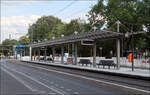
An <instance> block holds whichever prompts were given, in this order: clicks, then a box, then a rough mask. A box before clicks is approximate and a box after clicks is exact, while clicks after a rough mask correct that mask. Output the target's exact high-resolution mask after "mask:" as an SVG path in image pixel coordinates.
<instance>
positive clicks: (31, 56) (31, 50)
mask: <svg viewBox="0 0 150 95" xmlns="http://www.w3.org/2000/svg"><path fill="white" fill-rule="evenodd" d="M30 58H31V59H30V60H31V61H32V47H30Z"/></svg>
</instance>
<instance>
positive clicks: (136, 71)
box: [26, 61, 150, 78]
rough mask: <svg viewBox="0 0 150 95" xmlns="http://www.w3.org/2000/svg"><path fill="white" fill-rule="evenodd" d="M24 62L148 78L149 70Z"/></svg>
mask: <svg viewBox="0 0 150 95" xmlns="http://www.w3.org/2000/svg"><path fill="white" fill-rule="evenodd" d="M26 62H34V63H37V64H38V63H39V64H48V65H53V66H62V67H68V68H79V69H85V70H91V71H103V72H108V73H115V74H125V75H131V76H139V77H146V78H150V70H149V69H137V68H136V69H134V71H132V68H125V67H121V68H120V69H119V70H118V69H114V67H111V68H110V69H108V68H107V66H106V67H105V69H103V68H102V67H100V68H97V67H90V66H87V67H86V66H80V65H72V64H67V65H66V64H61V63H60V62H55V63H52V62H44V61H26Z"/></svg>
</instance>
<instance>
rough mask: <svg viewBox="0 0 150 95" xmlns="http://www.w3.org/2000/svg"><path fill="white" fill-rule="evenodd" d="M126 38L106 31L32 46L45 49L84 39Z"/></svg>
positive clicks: (81, 34) (77, 35)
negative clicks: (45, 47)
mask: <svg viewBox="0 0 150 95" xmlns="http://www.w3.org/2000/svg"><path fill="white" fill-rule="evenodd" d="M122 37H124V34H123V33H118V32H112V31H106V30H97V31H95V32H84V33H80V34H76V35H75V34H73V35H70V36H64V37H61V38H57V39H53V40H48V41H45V42H40V43H34V44H30V45H29V46H31V47H44V46H54V45H61V44H68V43H74V42H78V41H81V40H84V39H90V40H110V39H120V38H122Z"/></svg>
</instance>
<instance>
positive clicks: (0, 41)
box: [0, 31, 1, 44]
mask: <svg viewBox="0 0 150 95" xmlns="http://www.w3.org/2000/svg"><path fill="white" fill-rule="evenodd" d="M0 44H1V31H0Z"/></svg>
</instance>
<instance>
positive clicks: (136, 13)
mask: <svg viewBox="0 0 150 95" xmlns="http://www.w3.org/2000/svg"><path fill="white" fill-rule="evenodd" d="M149 13H150V1H149V0H115V1H114V0H99V1H98V3H97V4H96V5H95V6H93V8H92V9H91V10H90V11H89V15H88V17H89V21H90V23H93V22H99V24H97V23H96V25H95V26H96V27H98V28H101V27H103V26H104V24H106V28H105V29H106V30H111V31H117V27H116V26H117V25H114V24H115V23H116V21H117V20H119V21H120V22H121V23H122V24H121V25H120V32H123V33H126V32H131V29H132V31H134V32H136V31H142V30H143V26H145V27H146V28H147V30H148V31H149V30H150V23H149V22H150V14H149ZM101 18H102V19H101ZM106 22H107V23H106ZM147 34H148V35H144V36H141V35H139V36H136V37H137V38H136V39H135V42H136V46H137V47H138V46H140V43H143V44H142V45H144V46H143V47H139V48H141V49H145V48H146V47H150V34H149V33H147ZM141 38H143V39H145V40H141ZM109 45H110V46H112V45H113V44H109ZM129 45H131V38H128V39H125V47H124V48H125V49H129ZM104 47H105V48H107V46H104Z"/></svg>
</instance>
